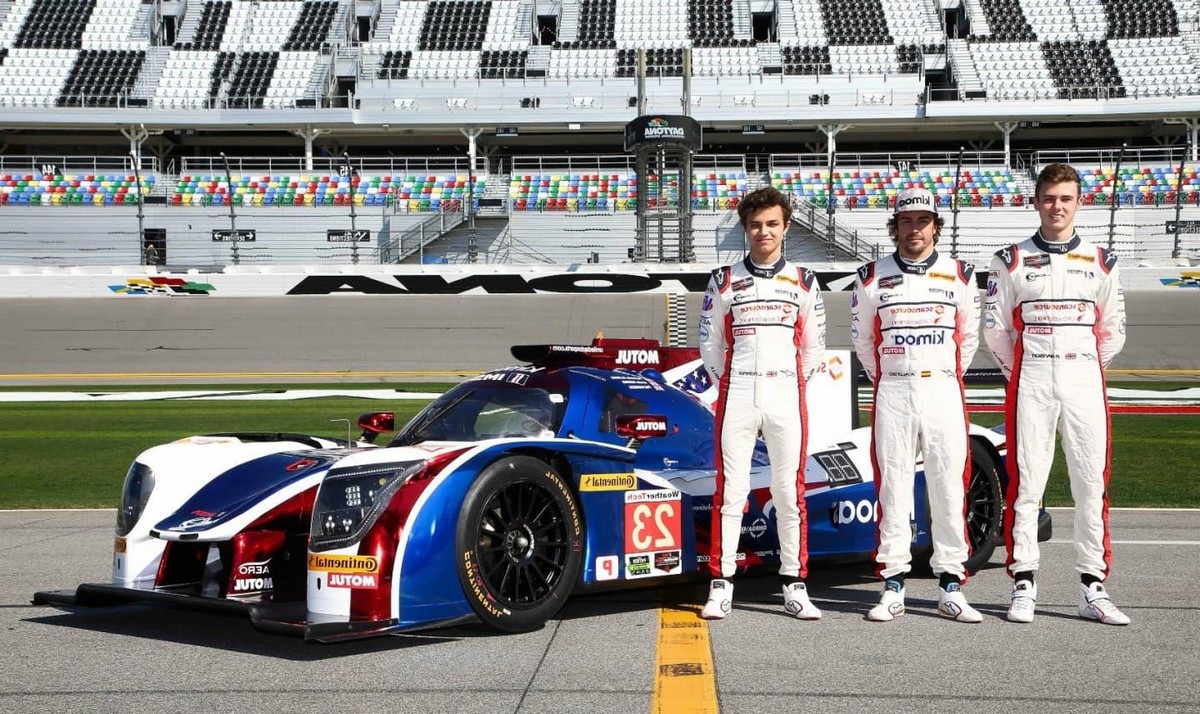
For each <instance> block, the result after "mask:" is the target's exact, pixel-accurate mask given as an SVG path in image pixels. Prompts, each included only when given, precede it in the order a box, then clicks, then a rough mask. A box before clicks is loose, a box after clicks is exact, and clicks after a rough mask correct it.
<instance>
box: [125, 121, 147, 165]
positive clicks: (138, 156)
mask: <svg viewBox="0 0 1200 714" xmlns="http://www.w3.org/2000/svg"><path fill="white" fill-rule="evenodd" d="M121 136H123V137H125V138H126V139H129V153H130V155H132V156H133V157H134V160H135V161H138V162H141V160H142V142H144V141H145V140H146V138H147V137H149V136H150V132H149V131H146V125H145V124H138V125H137V126H133V125H130V126H123V127H121Z"/></svg>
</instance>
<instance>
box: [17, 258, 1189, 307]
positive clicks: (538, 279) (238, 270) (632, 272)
mask: <svg viewBox="0 0 1200 714" xmlns="http://www.w3.org/2000/svg"><path fill="white" fill-rule="evenodd" d="M811 267H813V269H814V270H815V271H816V273H817V279H818V281H819V282H820V284H821V287H822V288H823V289H824V290H827V291H834V292H837V291H847V290H850V288H851V286H852V284H853V281H854V271H855V269H856V268H857V267H858V265H857V264H856V263H829V264H825V265H814V266H811ZM710 269H711V266H706V265H671V266H654V265H636V266H635V265H632V264H628V265H610V266H600V265H572V266H565V267H563V266H555V267H545V268H541V267H526V266H500V265H461V266H460V265H427V266H409V265H398V266H376V265H372V266H350V265H347V266H341V267H337V268H330V267H327V266H321V267H304V266H290V265H289V266H260V265H255V266H229V267H227V268H226V269H224V270H223V271H222V272H219V273H204V272H199V271H194V270H187V271H180V272H173V271H171V270H170V269H169V266H168V267H167V268H166V269H155V268H152V267H149V266H112V267H86V268H83V267H80V268H39V267H25V266H16V267H4V266H0V298H98V297H111V298H122V299H128V298H147V297H151V298H153V297H176V298H179V297H184V298H198V297H203V298H222V297H233V298H247V297H303V296H309V297H312V296H331V295H336V296H354V295H360V296H376V297H380V296H390V295H396V296H404V295H505V294H530V295H532V294H578V293H595V294H630V293H675V294H686V293H700V292H703V291H704V287H705V285H706V284H707V282H708V276H709V270H710ZM1121 276H1122V279H1121V282H1122V284H1123V285H1124V287H1125V290H1126V291H1177V290H1180V289H1183V290H1189V289H1190V290H1197V293H1196V294H1197V296H1200V267H1129V268H1124V267H1123V268H1122V272H1121ZM984 278H985V275H984V273H983V271H980V273H979V279H980V287H983V280H984Z"/></svg>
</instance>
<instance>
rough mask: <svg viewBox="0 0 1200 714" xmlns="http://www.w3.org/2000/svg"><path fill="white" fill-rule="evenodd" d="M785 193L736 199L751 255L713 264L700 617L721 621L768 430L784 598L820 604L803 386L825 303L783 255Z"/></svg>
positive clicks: (819, 346) (817, 352) (703, 349)
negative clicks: (811, 544)
mask: <svg viewBox="0 0 1200 714" xmlns="http://www.w3.org/2000/svg"><path fill="white" fill-rule="evenodd" d="M791 214H792V209H791V204H790V203H789V201H788V199H787V197H786V196H784V195H783V194H782V193H780V192H779V191H777V190H776V189H774V188H770V187H767V188H763V189H759V190H757V191H754V192H752V193H750V194H747V195H746V197H745V199H743V201H742V203H741V205H739V206H738V216H739V217H740V218H741V220H742V227H743V228H744V229H745V231H746V240H747V243H748V244H749V249H750V250H749V255H747V256H746V258H745V259H744V260H742V261H740V262H738V263H734V264H733V265H727V266H724V267H721V268H718V269H717V270H715V271H713V274H712V279H711V280H710V281H709V284H708V290H707V291H706V292H705V293H704V305H703V309H702V311H701V313H700V355H701V357H702V358H703V359H704V366H705V368H706V369H707V370H708V372H709V374H710V376H711V377H712V380H713V382H714V383H715V384H717V385H718V387H717V389H718V396H717V401H716V404H715V409H716V418H715V420H714V431H715V433H714V440H715V446H716V462H717V463H716V465H717V484H716V492H715V493H714V494H713V511H712V523H713V525H712V541H711V544H710V551H709V552H710V554H711V555H710V560H709V569H710V571H711V573H712V576H713V579H712V582H711V583H710V585H709V595H708V602H707V604H705V606H704V609H703V610H702V611H701V613H700V616H701V617H703V618H705V619H713V620H715V619H720V618H723V617H725V616H726V615H728V614H729V611H730V609H731V607H732V603H733V582H732V580H731V578H732V577H733V575H734V573H735V572H736V571H737V554H738V543H739V541H740V539H741V531H742V514H743V513H744V511H745V508H746V499H747V497H748V496H749V493H750V463H751V458H752V456H753V454H754V447H755V444H756V443H757V439H758V434H759V432H760V431H761V432H762V436H763V440H764V441H765V442H766V445H767V452H768V453H769V454H770V458H771V498H772V500H773V501H774V504H775V524H776V530H777V531H778V535H779V561H780V563H779V577H780V580H781V581H782V586H783V605H784V609H786V610H787V612H788V613H790V614H791V615H793V616H795V617H798V618H800V619H802V620H817V619H820V617H821V611H820V610H819V609H818V608H817V607H816V606H815V605H814V604H813V603H812V601H811V600H810V599H809V597H808V588H807V586H806V585H805V583H804V578H805V576H806V575H807V572H808V533H807V531H808V522H807V521H808V517H807V514H806V511H805V503H804V462H805V459H806V457H807V453H806V448H807V444H806V435H807V432H808V417H807V416H806V414H805V404H804V392H805V384H806V383H807V382H808V378H809V376H811V375H812V374H813V373H814V372H815V371H816V370H817V369H818V368H819V367H820V365H821V363H822V361H823V360H824V356H825V304H824V302H823V301H822V299H821V290H820V288H819V287H818V285H817V281H816V277H815V276H814V275H813V272H812V271H811V270H808V269H807V268H802V267H800V266H799V265H796V264H794V263H790V262H788V261H787V259H785V258H784V257H783V237H784V235H785V234H786V233H787V229H788V226H789V225H790V224H791V223H790V219H791Z"/></svg>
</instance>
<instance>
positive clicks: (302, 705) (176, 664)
mask: <svg viewBox="0 0 1200 714" xmlns="http://www.w3.org/2000/svg"><path fill="white" fill-rule="evenodd" d="M1054 518H1055V523H1056V528H1055V530H1056V535H1055V538H1054V539H1053V540H1052V541H1051V542H1050V543H1048V544H1043V553H1042V560H1043V569H1042V571H1041V577H1040V578H1039V589H1040V593H1039V595H1040V598H1039V602H1038V615H1037V618H1036V620H1035V621H1034V622H1033V623H1031V624H1028V625H1018V624H1013V623H1009V622H1007V621H1005V620H1004V619H1003V613H1004V610H1005V608H1006V606H1007V594H1008V587H1009V581H1008V579H1007V577H1006V576H1005V575H1004V572H1003V569H1002V568H1001V567H1000V563H1001V562H1002V558H1003V552H1002V551H998V552H997V554H996V555H995V557H994V558H993V563H992V567H990V568H988V569H986V570H984V571H983V572H981V573H979V574H977V575H976V576H975V577H974V578H972V580H971V581H970V583H968V585H967V588H966V591H967V594H968V595H969V596H970V598H971V600H972V602H973V603H974V604H975V605H976V606H977V607H978V608H979V609H980V610H981V611H982V612H983V614H984V621H983V623H982V624H979V625H965V624H960V623H954V622H950V621H947V620H944V619H941V618H939V617H937V616H936V614H934V611H933V608H934V603H935V600H934V589H935V587H936V582H935V581H934V580H932V579H929V578H921V579H910V580H909V586H908V594H909V598H908V604H909V612H908V614H907V615H906V616H904V617H902V618H899V619H897V620H896V621H894V622H891V623H872V622H868V621H867V620H866V619H865V614H866V611H867V610H868V609H869V607H870V606H871V605H872V604H873V603H874V601H875V599H876V596H877V593H878V584H877V583H876V582H875V581H874V579H873V578H872V577H871V575H870V571H869V569H868V568H867V567H866V566H838V567H815V568H814V569H813V573H812V575H811V577H810V589H811V592H812V594H813V599H814V601H815V602H816V603H817V605H818V606H819V607H821V608H822V609H823V610H824V612H825V617H824V619H823V620H821V621H820V622H800V621H798V620H794V619H792V618H791V617H789V616H787V615H786V614H784V613H783V610H782V607H781V599H780V596H779V592H778V590H777V589H776V586H775V583H774V579H773V578H772V577H761V578H755V579H747V580H743V581H741V582H740V583H739V585H738V590H737V601H736V604H735V609H734V612H733V614H732V615H731V616H730V617H729V619H727V620H725V621H723V622H718V623H712V624H701V627H703V628H705V631H706V632H707V634H708V635H709V636H710V637H711V655H712V658H713V662H714V665H715V666H714V673H713V674H712V675H711V678H712V680H713V681H715V685H716V691H717V693H718V698H719V705H720V711H722V712H766V711H787V712H881V711H886V712H938V713H939V714H944V713H945V712H947V711H951V712H955V711H957V712H1003V713H1004V714H1012V712H1043V711H1048V712H1088V713H1089V714H1094V713H1096V712H1129V711H1135V710H1139V711H1145V712H1195V711H1197V710H1198V709H1200V690H1198V688H1197V685H1196V682H1197V675H1198V674H1200V664H1197V663H1198V662H1200V637H1197V634H1198V628H1200V613H1198V611H1197V610H1198V607H1200V605H1198V602H1197V599H1196V587H1195V584H1196V583H1197V582H1200V557H1197V555H1200V511H1125V510H1115V511H1113V513H1112V522H1113V530H1112V533H1113V548H1114V553H1115V575H1114V577H1113V579H1112V581H1111V582H1110V590H1111V592H1112V593H1113V595H1114V598H1115V600H1116V602H1117V603H1118V604H1119V605H1120V606H1121V607H1122V608H1123V609H1124V611H1125V612H1126V613H1127V614H1129V615H1130V616H1131V617H1132V619H1133V624H1132V625H1130V626H1128V627H1111V626H1106V625H1101V624H1098V623H1094V622H1088V621H1084V620H1082V619H1080V618H1078V617H1077V616H1076V614H1075V597H1076V587H1077V585H1076V578H1075V575H1074V572H1073V569H1072V567H1071V561H1072V553H1073V546H1072V545H1071V544H1070V543H1069V540H1066V539H1069V533H1070V526H1069V524H1070V522H1071V512H1070V510H1069V509H1055V511H1054ZM114 519H115V516H114V512H113V511H111V510H109V511H73V512H72V511H26V512H6V513H0V572H4V573H5V577H4V578H2V579H0V631H3V633H4V634H3V643H4V644H3V646H2V647H0V681H3V682H4V686H3V688H2V691H0V711H5V712H44V711H53V712H113V711H138V712H180V711H195V710H202V711H213V712H233V711H237V712H242V711H245V712H255V713H262V712H296V711H337V712H375V711H388V712H586V713H587V714H599V713H601V712H623V713H624V712H646V711H650V710H651V702H652V696H653V687H654V684H655V680H656V671H655V670H656V661H657V660H656V639H657V632H658V626H659V618H660V609H661V608H662V606H663V605H664V604H665V605H683V606H694V605H695V604H697V603H698V602H699V599H700V598H701V597H702V595H703V591H704V587H703V584H702V583H697V584H694V585H683V586H676V587H671V588H661V589H643V590H637V591H631V592H626V593H617V594H609V595H604V596H596V597H589V598H576V599H573V600H572V601H570V602H569V603H568V604H567V606H566V608H565V609H564V610H563V611H562V613H561V614H560V615H559V617H557V618H555V619H554V620H552V621H551V622H550V623H549V624H548V625H547V626H546V627H545V628H543V629H542V630H539V631H537V632H533V633H529V634H524V635H496V634H492V633H491V632H489V631H487V630H485V629H483V628H482V627H479V626H464V627H459V628H455V629H449V630H442V631H434V632H430V633H426V634H423V635H410V636H397V637H388V638H380V639H375V640H368V641H360V642H351V643H342V644H335V645H319V644H304V643H303V642H301V641H300V640H299V639H293V638H288V637H284V636H280V635H272V634H266V633H261V632H258V631H255V630H254V629H253V628H252V627H251V626H250V623H249V622H248V621H246V620H242V619H240V618H237V617H227V616H220V615H209V614H196V613H190V612H184V611H179V610H169V609H158V608H152V607H148V606H143V605H127V606H121V607H117V608H106V609H92V610H73V611H72V610H64V609H60V608H55V607H45V606H34V605H31V604H30V596H31V595H32V594H33V592H34V591H37V590H41V589H48V588H62V587H67V586H73V585H74V584H76V583H78V582H80V581H103V580H104V579H105V578H106V577H107V575H108V567H109V565H108V563H109V558H110V557H111V555H110V548H111V543H112V537H113V523H114ZM695 622H697V623H702V621H699V620H695ZM706 676H709V675H703V674H699V675H691V677H693V678H694V681H695V685H694V686H695V687H696V688H699V685H700V684H702V683H703V681H704V677H706ZM667 710H669V709H664V711H667Z"/></svg>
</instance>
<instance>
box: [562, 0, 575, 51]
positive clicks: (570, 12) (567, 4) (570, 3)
mask: <svg viewBox="0 0 1200 714" xmlns="http://www.w3.org/2000/svg"><path fill="white" fill-rule="evenodd" d="M578 37H579V0H563V4H562V14H561V15H559V16H558V41H559V42H574V41H575V40H576V39H578Z"/></svg>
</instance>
